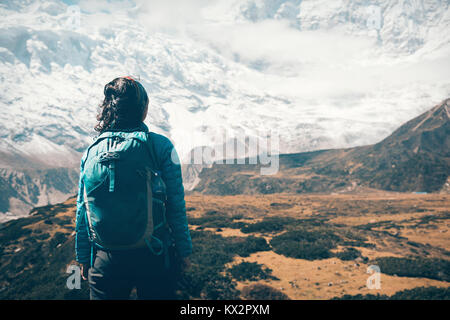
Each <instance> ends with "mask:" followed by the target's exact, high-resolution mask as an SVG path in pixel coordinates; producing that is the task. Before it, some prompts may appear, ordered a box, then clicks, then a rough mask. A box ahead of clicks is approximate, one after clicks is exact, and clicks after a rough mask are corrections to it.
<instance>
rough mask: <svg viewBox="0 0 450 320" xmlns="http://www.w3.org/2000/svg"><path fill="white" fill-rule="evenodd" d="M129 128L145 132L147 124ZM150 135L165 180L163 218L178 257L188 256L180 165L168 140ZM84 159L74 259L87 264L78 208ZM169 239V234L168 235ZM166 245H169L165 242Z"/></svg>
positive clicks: (88, 249)
mask: <svg viewBox="0 0 450 320" xmlns="http://www.w3.org/2000/svg"><path fill="white" fill-rule="evenodd" d="M131 131H145V132H148V127H147V126H146V125H145V124H144V123H141V124H140V125H139V126H138V127H137V128H135V129H132V130H131ZM150 139H152V141H153V145H154V147H155V152H156V158H157V159H156V160H157V162H158V163H159V169H160V171H161V177H162V179H163V180H164V182H165V184H166V191H167V201H166V218H167V222H168V224H169V227H170V229H171V231H172V237H173V240H174V242H175V247H176V248H177V251H178V253H179V255H180V256H181V257H187V256H188V255H190V254H191V252H192V242H191V236H190V233H189V228H188V223H187V217H186V203H185V200H184V188H183V179H182V176H181V165H180V163H179V160H178V155H177V153H176V150H175V148H174V146H173V144H172V142H170V140H169V139H168V138H166V137H164V136H162V135H160V134H157V133H154V132H150ZM85 160H86V152H85V154H84V155H83V157H82V159H81V166H80V180H79V184H78V197H77V213H76V238H75V252H76V260H77V261H78V262H79V263H83V264H89V263H90V258H91V242H90V239H89V234H88V228H87V220H86V219H87V218H86V216H85V214H82V213H83V212H84V210H80V208H81V207H82V206H83V205H84V203H83V202H84V199H83V192H82V190H83V181H82V180H81V177H82V174H83V168H84V162H85ZM167 239H168V238H167ZM165 245H169V244H168V243H165Z"/></svg>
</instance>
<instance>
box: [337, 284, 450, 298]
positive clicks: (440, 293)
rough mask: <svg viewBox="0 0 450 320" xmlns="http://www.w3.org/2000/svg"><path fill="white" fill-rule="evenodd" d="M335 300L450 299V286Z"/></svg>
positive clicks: (346, 296)
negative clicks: (390, 294)
mask: <svg viewBox="0 0 450 320" xmlns="http://www.w3.org/2000/svg"><path fill="white" fill-rule="evenodd" d="M333 300H450V288H437V287H418V288H413V289H406V290H402V291H398V292H396V293H395V294H394V295H392V296H387V295H380V294H377V295H373V294H367V295H361V294H357V295H354V296H352V295H344V296H342V297H339V298H333Z"/></svg>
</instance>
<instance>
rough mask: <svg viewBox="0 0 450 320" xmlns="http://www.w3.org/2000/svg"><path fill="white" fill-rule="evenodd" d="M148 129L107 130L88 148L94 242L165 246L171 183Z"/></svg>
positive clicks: (86, 178)
mask: <svg viewBox="0 0 450 320" xmlns="http://www.w3.org/2000/svg"><path fill="white" fill-rule="evenodd" d="M156 168H157V162H156V156H155V152H154V149H153V144H152V141H151V139H149V133H148V132H144V131H133V132H124V131H121V132H118V131H109V132H104V133H102V134H101V135H100V136H99V137H98V138H97V139H96V141H95V142H94V143H93V144H92V145H91V146H90V147H89V148H88V150H87V153H86V158H85V162H84V169H83V174H82V181H83V185H84V190H83V198H84V204H85V211H86V218H87V227H88V229H89V230H88V231H89V237H90V239H91V243H95V244H96V245H98V246H100V247H102V248H104V249H110V250H122V249H135V248H141V247H145V246H148V247H149V248H150V250H151V251H152V252H153V253H154V254H157V255H160V254H161V253H162V252H163V251H164V246H163V242H162V241H161V239H163V238H162V237H163V233H164V230H167V223H166V215H165V211H166V209H165V201H166V187H165V184H164V181H163V180H162V178H161V174H160V172H159V171H158V170H156Z"/></svg>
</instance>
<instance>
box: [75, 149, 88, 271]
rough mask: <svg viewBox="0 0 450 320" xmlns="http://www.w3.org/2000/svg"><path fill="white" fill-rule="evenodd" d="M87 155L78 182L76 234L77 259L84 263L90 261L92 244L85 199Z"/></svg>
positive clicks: (82, 162)
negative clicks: (83, 178)
mask: <svg viewBox="0 0 450 320" xmlns="http://www.w3.org/2000/svg"><path fill="white" fill-rule="evenodd" d="M84 160H85V156H83V158H82V159H81V165H80V179H79V182H78V196H77V212H76V228H75V231H76V236H75V253H76V260H77V261H78V262H79V263H82V264H89V263H90V254H91V244H90V241H89V235H88V228H87V221H86V214H85V207H84V199H83V189H84V186H83V181H82V176H83V169H84Z"/></svg>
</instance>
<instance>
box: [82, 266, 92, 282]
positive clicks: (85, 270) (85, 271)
mask: <svg viewBox="0 0 450 320" xmlns="http://www.w3.org/2000/svg"><path fill="white" fill-rule="evenodd" d="M89 268H90V266H89V265H87V264H82V265H81V278H82V279H83V280H87V279H88V275H89Z"/></svg>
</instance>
